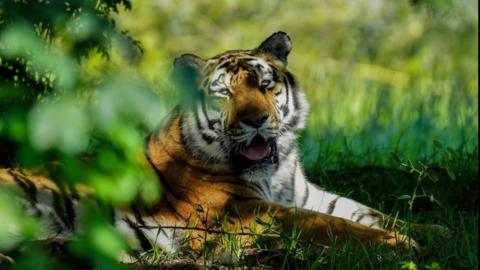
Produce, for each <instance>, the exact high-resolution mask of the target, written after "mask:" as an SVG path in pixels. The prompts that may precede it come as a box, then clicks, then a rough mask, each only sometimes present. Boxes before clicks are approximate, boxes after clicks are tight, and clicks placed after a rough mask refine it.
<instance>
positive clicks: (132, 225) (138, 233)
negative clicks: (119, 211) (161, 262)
mask: <svg viewBox="0 0 480 270" xmlns="http://www.w3.org/2000/svg"><path fill="white" fill-rule="evenodd" d="M123 220H124V221H125V222H126V223H127V224H128V226H129V227H130V228H131V229H132V230H133V232H134V233H135V237H136V238H137V239H138V241H139V242H140V247H141V248H142V249H143V250H144V251H148V250H151V249H152V245H151V244H150V241H148V239H147V237H146V236H145V234H143V232H142V230H141V229H140V228H138V227H137V226H136V224H135V223H133V221H131V220H130V219H129V218H124V219H123Z"/></svg>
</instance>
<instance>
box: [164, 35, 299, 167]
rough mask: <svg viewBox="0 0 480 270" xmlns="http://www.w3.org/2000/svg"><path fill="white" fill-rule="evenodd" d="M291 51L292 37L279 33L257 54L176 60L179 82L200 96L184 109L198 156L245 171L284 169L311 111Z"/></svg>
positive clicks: (190, 141)
mask: <svg viewBox="0 0 480 270" xmlns="http://www.w3.org/2000/svg"><path fill="white" fill-rule="evenodd" d="M291 48H292V43H291V40H290V38H289V36H288V35H287V34H286V33H284V32H277V33H274V34H273V35H271V36H270V37H269V38H267V39H266V40H265V41H264V42H262V43H261V44H260V46H258V47H257V48H255V49H252V50H233V51H227V52H225V53H222V54H220V55H217V56H215V57H212V58H210V59H207V60H203V59H201V58H200V57H198V56H196V55H193V54H184V55H182V56H180V57H178V58H177V59H175V62H174V69H173V75H174V78H175V79H176V81H177V83H178V84H179V86H180V87H181V89H183V90H186V92H184V96H189V97H194V98H190V99H189V100H190V102H188V104H189V106H184V112H185V113H184V115H185V117H184V120H183V122H182V132H183V133H184V137H185V138H186V140H185V142H186V146H187V149H188V150H190V151H191V152H192V153H193V154H194V156H195V157H196V158H198V159H200V160H202V161H204V162H213V163H227V164H230V165H231V166H232V167H233V168H234V169H236V170H240V171H244V170H256V169H265V168H266V167H276V166H278V163H279V162H281V159H282V155H285V154H287V153H286V151H288V149H289V148H290V147H291V146H292V145H295V144H296V136H295V133H294V131H295V130H296V129H299V128H302V127H303V126H304V123H305V118H306V115H307V111H308V104H307V102H306V100H305V96H304V94H303V91H302V90H301V89H300V88H299V86H298V84H297V82H296V80H295V78H294V76H293V75H292V74H291V73H290V72H289V71H288V70H287V57H288V54H289V53H290V50H291Z"/></svg>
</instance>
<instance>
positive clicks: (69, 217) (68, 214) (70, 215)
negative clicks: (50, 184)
mask: <svg viewBox="0 0 480 270" xmlns="http://www.w3.org/2000/svg"><path fill="white" fill-rule="evenodd" d="M63 201H64V205H65V221H66V223H67V227H68V228H69V229H70V230H72V231H73V230H75V216H76V214H75V208H74V207H73V202H72V199H71V198H70V197H67V196H65V195H64V196H63Z"/></svg>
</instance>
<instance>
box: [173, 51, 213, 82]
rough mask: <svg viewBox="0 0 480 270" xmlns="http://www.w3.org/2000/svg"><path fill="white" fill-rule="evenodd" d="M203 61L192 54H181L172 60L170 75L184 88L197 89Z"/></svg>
mask: <svg viewBox="0 0 480 270" xmlns="http://www.w3.org/2000/svg"><path fill="white" fill-rule="evenodd" d="M204 65H205V61H204V60H203V59H201V58H200V57H198V56H196V55H194V54H189V53H187V54H183V55H181V56H179V57H177V58H175V61H174V62H173V72H172V77H173V80H174V81H175V83H176V84H177V85H178V86H179V87H180V88H181V89H184V90H196V89H198V83H199V80H200V77H201V73H202V69H203V66H204Z"/></svg>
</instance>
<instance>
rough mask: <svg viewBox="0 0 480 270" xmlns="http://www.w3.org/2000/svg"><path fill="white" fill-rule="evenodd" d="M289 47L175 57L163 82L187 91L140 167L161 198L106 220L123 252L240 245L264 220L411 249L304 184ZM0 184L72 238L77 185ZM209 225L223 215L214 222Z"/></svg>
mask: <svg viewBox="0 0 480 270" xmlns="http://www.w3.org/2000/svg"><path fill="white" fill-rule="evenodd" d="M291 49H292V41H291V39H290V37H289V35H288V34H286V33H285V32H281V31H280V32H275V33H273V34H272V35H271V36H269V37H268V38H267V39H265V40H264V41H263V42H262V43H261V44H260V45H259V46H258V47H256V48H254V49H247V50H230V51H226V52H224V53H221V54H219V55H216V56H214V57H212V58H209V59H202V58H201V57H199V56H197V55H195V54H190V53H188V54H183V55H181V56H179V57H177V58H176V59H175V60H174V63H173V68H172V78H173V80H174V81H175V85H176V88H177V89H179V91H182V95H183V96H187V97H188V98H186V99H185V100H183V101H182V102H180V104H179V105H177V106H176V107H175V109H173V110H172V112H171V113H170V115H169V116H168V117H167V118H166V119H165V121H163V123H162V124H161V126H160V127H159V128H157V129H156V130H153V131H152V132H151V133H150V134H148V136H147V138H146V142H145V153H144V158H145V164H146V166H149V167H150V168H153V170H154V171H155V172H156V174H157V176H158V179H159V181H160V183H161V187H162V196H161V199H160V200H159V201H158V202H157V203H155V204H154V205H153V206H147V205H144V204H142V203H140V202H134V203H132V205H131V206H129V207H123V208H121V209H115V212H114V220H113V223H114V225H115V227H116V228H117V230H118V231H119V232H121V233H122V234H124V235H125V237H126V238H127V239H128V240H129V241H130V243H131V245H132V247H135V249H138V250H143V251H149V250H151V249H152V248H154V247H159V248H162V249H165V250H171V251H175V250H177V249H178V248H180V247H181V246H182V245H187V246H188V247H190V248H191V249H193V250H202V249H204V248H205V242H206V241H208V239H210V238H212V237H215V235H217V234H220V233H224V232H226V233H232V234H239V235H243V236H245V238H246V240H245V243H247V244H248V243H251V242H252V241H253V240H252V239H253V238H254V237H255V234H261V233H263V232H265V231H268V230H266V229H267V227H268V226H269V224H271V223H274V222H275V223H278V224H279V226H278V227H277V228H278V230H279V231H280V232H288V231H291V230H294V229H298V230H299V231H301V233H300V234H299V235H300V236H299V237H300V239H302V240H305V241H311V242H313V243H315V244H318V245H322V246H331V245H332V241H333V240H332V235H333V236H334V238H335V245H339V246H342V245H345V244H346V243H353V244H365V245H370V244H376V243H379V244H385V245H387V246H392V247H398V246H400V247H407V248H410V247H418V244H417V243H416V242H415V241H414V240H413V239H412V238H410V237H408V236H407V235H405V234H401V233H399V232H398V228H397V227H395V226H393V227H390V228H388V229H387V228H385V219H386V217H387V215H385V214H383V213H381V212H380V211H378V210H375V209H373V208H371V207H368V206H366V205H363V204H361V203H359V202H356V201H354V200H352V199H350V198H347V197H343V196H340V195H337V194H334V193H331V192H328V191H326V190H324V189H322V188H321V187H319V186H317V185H316V184H314V183H312V182H310V181H308V179H307V177H306V174H305V171H304V167H303V166H302V162H301V151H300V148H299V140H298V133H299V131H300V130H301V129H303V128H304V127H305V125H306V121H307V117H308V113H309V104H308V102H307V98H306V94H305V92H304V91H303V89H302V88H301V87H300V85H299V83H298V81H297V79H296V77H295V76H294V75H293V74H292V73H291V72H290V71H289V70H288V69H287V64H288V59H287V58H288V55H289V53H290V51H291ZM0 183H2V184H3V185H8V184H10V185H18V186H19V187H20V188H21V189H23V190H24V191H25V192H24V193H25V194H26V195H27V196H26V199H25V200H27V203H25V207H26V208H28V209H29V210H30V211H31V212H34V213H35V215H36V216H37V217H39V218H40V219H44V220H46V221H45V224H48V226H50V227H51V230H52V232H54V233H53V235H55V237H59V236H69V235H72V234H74V233H75V229H76V228H77V226H75V224H76V223H78V222H79V221H78V219H79V218H78V216H79V215H76V212H77V211H79V209H80V208H81V207H82V206H81V200H80V199H79V196H80V195H78V194H80V192H69V193H66V192H60V190H59V188H58V186H57V185H56V184H55V183H54V182H53V181H51V180H49V179H48V178H46V177H42V176H32V175H28V174H25V173H23V172H21V171H19V170H15V169H1V170H0ZM32 189H33V190H39V191H41V192H39V191H35V192H32ZM83 193H86V194H91V193H90V192H88V191H84V192H83ZM58 194H61V195H63V196H65V195H66V196H67V197H69V199H63V200H64V203H63V205H64V207H60V208H59V207H53V206H52V204H54V203H53V202H55V201H58V198H57V197H58ZM71 194H74V195H75V196H72V195H71ZM85 196H88V195H85ZM219 220H226V221H227V222H224V224H223V225H222V226H221V228H220V229H218V226H217V225H216V224H218V221H219ZM259 220H261V222H259ZM216 226H217V227H216ZM206 232H208V233H206ZM187 235H188V238H187V240H185V239H186V237H187Z"/></svg>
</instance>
